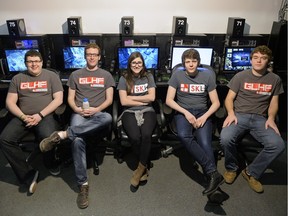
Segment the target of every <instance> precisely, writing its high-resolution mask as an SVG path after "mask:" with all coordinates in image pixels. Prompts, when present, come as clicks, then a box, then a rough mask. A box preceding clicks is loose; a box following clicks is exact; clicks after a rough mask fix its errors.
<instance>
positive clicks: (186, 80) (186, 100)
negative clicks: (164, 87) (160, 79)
mask: <svg viewBox="0 0 288 216" xmlns="http://www.w3.org/2000/svg"><path fill="white" fill-rule="evenodd" d="M168 84H169V86H171V87H173V88H175V89H176V102H177V103H178V104H179V105H180V106H181V107H183V108H184V109H191V108H194V109H207V102H208V93H209V92H211V91H213V90H214V89H216V80H215V76H213V74H212V72H211V71H209V70H202V71H198V74H197V75H196V76H195V77H190V76H189V75H187V74H186V71H175V72H174V73H173V74H172V76H171V78H170V80H169V81H168Z"/></svg>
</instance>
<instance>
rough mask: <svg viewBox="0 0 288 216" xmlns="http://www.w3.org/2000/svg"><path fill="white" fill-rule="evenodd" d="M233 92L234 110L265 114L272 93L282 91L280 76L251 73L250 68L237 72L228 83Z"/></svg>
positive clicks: (267, 73) (275, 93)
mask: <svg viewBox="0 0 288 216" xmlns="http://www.w3.org/2000/svg"><path fill="white" fill-rule="evenodd" d="M228 87H229V88H230V89H231V90H232V91H233V92H235V93H236V94H237V95H236V98H235V101H234V109H235V112H239V113H253V114H259V115H263V116H267V114H268V113H267V112H268V107H269V104H270V101H271V99H272V97H273V96H274V95H279V94H282V93H283V92H284V90H283V85H282V81H281V79H280V77H279V76H278V75H276V74H274V73H271V72H268V71H267V72H266V73H265V74H264V75H263V76H261V77H258V76H255V75H253V73H252V70H245V71H242V72H239V73H237V74H236V75H235V76H234V77H233V78H232V79H231V80H230V82H229V83H228Z"/></svg>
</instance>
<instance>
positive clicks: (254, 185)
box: [241, 169, 264, 193]
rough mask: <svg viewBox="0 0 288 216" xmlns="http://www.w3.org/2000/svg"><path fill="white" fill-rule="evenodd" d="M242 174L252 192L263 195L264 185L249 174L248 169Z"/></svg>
mask: <svg viewBox="0 0 288 216" xmlns="http://www.w3.org/2000/svg"><path fill="white" fill-rule="evenodd" d="M241 174H242V176H243V178H244V179H246V180H247V181H248V184H249V186H250V188H251V189H252V190H254V191H255V192H257V193H262V192H263V191H264V189H263V186H262V184H261V183H260V182H259V181H258V180H257V179H255V178H254V177H253V176H251V175H250V174H248V173H247V170H246V169H244V170H242V172H241Z"/></svg>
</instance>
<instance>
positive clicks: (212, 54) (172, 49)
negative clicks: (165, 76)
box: [170, 46, 214, 69]
mask: <svg viewBox="0 0 288 216" xmlns="http://www.w3.org/2000/svg"><path fill="white" fill-rule="evenodd" d="M177 48H181V49H183V52H184V51H185V50H187V49H191V48H193V49H196V50H197V51H198V52H199V50H198V49H211V50H212V53H211V59H210V63H209V64H207V65H209V66H212V63H213V57H214V48H213V47H211V46H200V47H195V46H172V48H171V62H170V69H173V68H174V67H175V66H176V65H178V64H180V63H182V59H181V58H182V54H183V52H182V53H181V57H180V62H178V61H177V62H178V63H176V64H175V63H174V62H175V60H174V61H173V59H174V55H175V49H177ZM199 54H200V59H201V60H200V65H201V64H206V63H203V62H202V57H201V53H200V52H199Z"/></svg>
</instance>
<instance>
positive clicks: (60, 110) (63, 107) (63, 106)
mask: <svg viewBox="0 0 288 216" xmlns="http://www.w3.org/2000/svg"><path fill="white" fill-rule="evenodd" d="M65 110H66V104H61V105H60V106H59V107H57V109H56V110H55V114H56V115H57V116H60V115H63V113H64V112H65Z"/></svg>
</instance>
